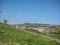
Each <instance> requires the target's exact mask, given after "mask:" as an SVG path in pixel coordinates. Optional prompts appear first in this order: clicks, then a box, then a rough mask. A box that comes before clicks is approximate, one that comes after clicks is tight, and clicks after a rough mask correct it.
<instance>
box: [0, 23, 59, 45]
mask: <svg viewBox="0 0 60 45" xmlns="http://www.w3.org/2000/svg"><path fill="white" fill-rule="evenodd" d="M1 43H2V44H4V43H5V44H4V45H6V43H7V45H59V44H60V43H57V42H55V41H52V40H50V39H47V38H43V37H40V36H38V35H33V34H30V33H26V32H24V31H22V29H16V28H14V27H12V26H9V25H6V24H0V44H1Z"/></svg>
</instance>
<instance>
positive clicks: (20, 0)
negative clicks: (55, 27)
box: [0, 0, 60, 24]
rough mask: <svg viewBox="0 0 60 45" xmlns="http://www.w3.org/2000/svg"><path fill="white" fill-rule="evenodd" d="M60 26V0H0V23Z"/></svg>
mask: <svg viewBox="0 0 60 45" xmlns="http://www.w3.org/2000/svg"><path fill="white" fill-rule="evenodd" d="M4 19H7V20H8V22H9V23H19V24H20V23H44V24H60V0H0V21H2V20H4Z"/></svg>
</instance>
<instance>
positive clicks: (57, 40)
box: [23, 30, 60, 43]
mask: <svg viewBox="0 0 60 45" xmlns="http://www.w3.org/2000/svg"><path fill="white" fill-rule="evenodd" d="M23 31H24V32H27V33H32V34H36V35H39V36H41V37H45V38H48V39H51V40H54V41H56V42H58V43H60V40H59V39H56V38H52V37H48V36H45V35H41V34H37V33H34V32H31V31H26V30H23Z"/></svg>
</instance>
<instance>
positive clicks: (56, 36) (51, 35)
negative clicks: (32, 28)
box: [45, 32, 60, 39]
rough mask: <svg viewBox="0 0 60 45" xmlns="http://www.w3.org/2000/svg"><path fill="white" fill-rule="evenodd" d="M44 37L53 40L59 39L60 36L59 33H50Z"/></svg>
mask: <svg viewBox="0 0 60 45" xmlns="http://www.w3.org/2000/svg"><path fill="white" fill-rule="evenodd" d="M45 35H47V36H50V37H53V38H57V39H60V34H59V33H58V34H57V33H56V34H55V33H52V34H51V33H50V32H46V33H45Z"/></svg>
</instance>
